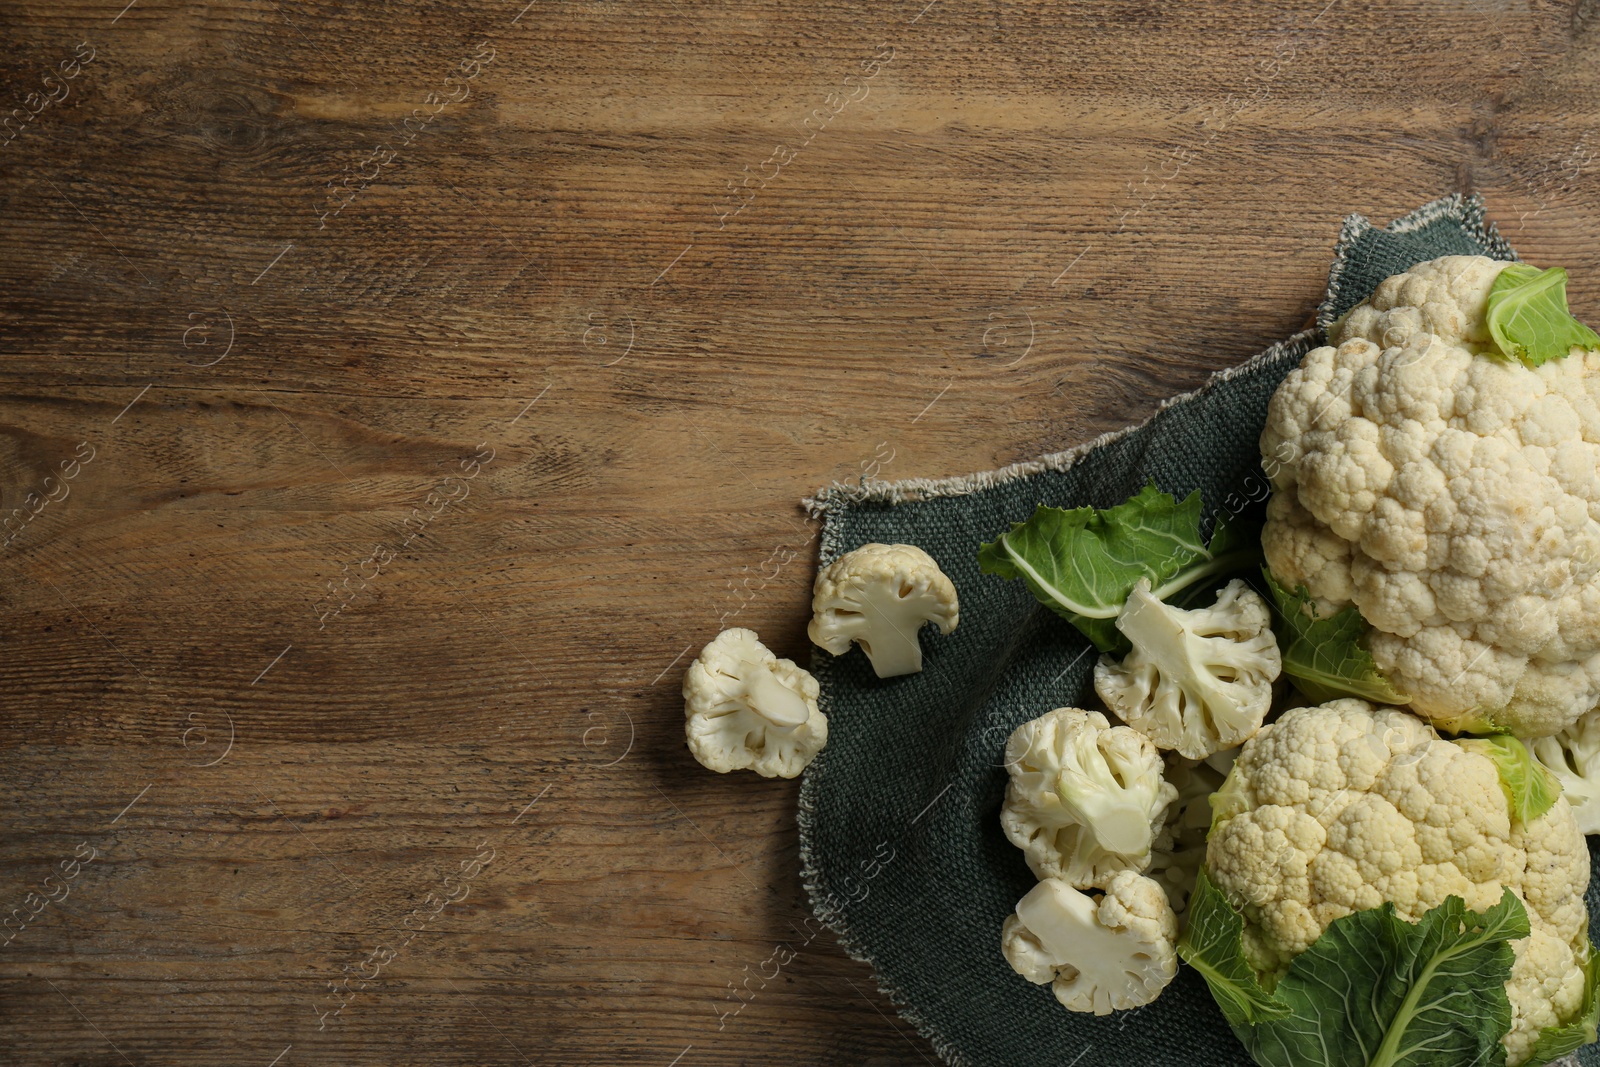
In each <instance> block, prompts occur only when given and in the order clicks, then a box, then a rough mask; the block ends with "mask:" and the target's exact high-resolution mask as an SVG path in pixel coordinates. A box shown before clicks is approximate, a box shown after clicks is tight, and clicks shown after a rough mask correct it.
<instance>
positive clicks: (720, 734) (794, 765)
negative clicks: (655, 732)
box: [683, 627, 828, 778]
mask: <svg viewBox="0 0 1600 1067" xmlns="http://www.w3.org/2000/svg"><path fill="white" fill-rule="evenodd" d="M683 700H684V715H685V717H686V721H685V722H684V732H685V734H686V735H687V736H688V739H689V751H690V752H692V753H693V754H694V758H695V759H697V760H699V761H700V763H701V764H702V765H704V766H705V767H707V768H709V769H711V770H713V771H716V772H718V773H719V774H726V773H727V772H729V771H737V770H742V769H744V768H749V769H750V770H752V771H755V772H756V773H757V774H759V775H761V776H762V777H765V778H793V777H794V776H795V775H797V774H799V773H800V772H801V771H803V770H805V769H806V764H808V763H810V762H811V760H812V759H813V758H814V757H815V756H816V754H817V753H818V752H820V751H822V746H823V745H825V744H827V743H828V719H827V716H825V715H823V714H822V712H820V711H818V710H817V680H816V679H815V678H813V677H811V675H810V674H809V673H807V672H806V671H804V670H802V669H801V668H799V667H797V666H795V664H794V662H793V661H792V660H786V659H779V658H778V657H777V656H775V655H773V654H772V651H771V650H770V649H768V648H767V646H765V645H763V644H762V643H761V640H760V638H758V637H757V636H756V633H755V631H754V630H746V629H743V628H739V627H735V628H733V629H729V630H724V631H722V632H721V633H720V634H718V635H717V636H716V637H715V638H714V639H713V640H712V641H711V643H710V644H708V645H706V647H705V648H702V649H701V650H700V655H699V656H698V657H697V658H696V659H695V661H694V662H693V663H691V664H690V665H689V673H688V674H687V675H685V676H684V679H683Z"/></svg>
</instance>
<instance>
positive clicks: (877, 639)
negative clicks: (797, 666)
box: [806, 543, 960, 678]
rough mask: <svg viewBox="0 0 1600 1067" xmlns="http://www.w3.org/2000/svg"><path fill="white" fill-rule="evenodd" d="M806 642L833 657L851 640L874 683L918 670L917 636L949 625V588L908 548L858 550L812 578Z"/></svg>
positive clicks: (955, 608) (925, 558)
mask: <svg viewBox="0 0 1600 1067" xmlns="http://www.w3.org/2000/svg"><path fill="white" fill-rule="evenodd" d="M811 611H812V617H811V625H810V627H809V628H808V629H807V631H806V632H807V633H808V634H810V636H811V640H812V642H813V643H815V644H817V645H820V646H821V647H823V648H825V649H827V650H828V651H829V652H831V653H833V654H834V655H835V656H841V655H843V654H844V653H846V652H848V651H849V650H850V643H851V642H852V641H853V642H855V643H856V644H858V645H860V646H861V651H863V652H865V653H866V654H867V659H869V660H870V661H871V662H872V670H873V672H874V673H876V674H877V676H878V677H879V678H894V677H898V676H899V675H902V674H915V673H917V672H918V671H920V670H922V644H921V642H920V641H919V640H918V637H917V632H918V631H919V630H921V629H922V625H923V624H924V623H928V622H931V623H934V624H936V625H937V626H938V627H939V632H940V633H943V634H948V633H950V632H951V631H952V630H954V629H955V628H956V622H957V621H958V619H959V617H960V616H959V605H958V602H957V599H956V587H955V586H954V585H953V584H952V583H951V581H950V579H949V578H946V577H945V574H944V572H943V571H941V570H940V569H939V565H938V564H937V563H935V562H934V561H933V557H932V556H930V555H928V554H927V553H926V552H924V551H923V550H922V549H920V548H918V547H917V546H916V545H881V544H876V543H874V544H868V545H862V546H861V547H860V548H858V549H856V550H855V551H854V552H846V553H845V554H844V555H842V556H840V557H839V558H838V559H836V560H834V561H833V562H832V563H830V564H828V566H827V567H825V568H823V570H822V571H821V572H820V573H819V574H818V575H817V582H816V586H815V588H814V591H813V593H812V598H811Z"/></svg>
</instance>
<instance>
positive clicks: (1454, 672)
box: [1261, 256, 1600, 737]
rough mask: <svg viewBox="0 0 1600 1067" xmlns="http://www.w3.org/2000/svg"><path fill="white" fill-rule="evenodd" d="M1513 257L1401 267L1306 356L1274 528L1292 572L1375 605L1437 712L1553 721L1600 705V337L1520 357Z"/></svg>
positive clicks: (1363, 606) (1325, 603)
mask: <svg viewBox="0 0 1600 1067" xmlns="http://www.w3.org/2000/svg"><path fill="white" fill-rule="evenodd" d="M1506 266H1507V264H1506V263H1503V262H1500V261H1496V260H1492V259H1487V258H1484V257H1482V256H1446V257H1444V258H1442V259H1436V260H1432V261H1430V262H1427V263H1421V264H1418V265H1417V266H1415V267H1412V268H1411V269H1410V270H1409V271H1407V272H1406V273H1404V274H1399V275H1396V276H1394V277H1392V278H1389V279H1388V280H1386V281H1384V282H1383V283H1382V284H1380V285H1379V286H1378V287H1377V289H1376V290H1375V291H1374V292H1373V294H1372V296H1371V297H1369V298H1368V299H1367V300H1366V301H1364V302H1362V303H1361V304H1359V305H1357V306H1356V307H1355V308H1354V309H1352V310H1351V311H1350V313H1349V314H1348V315H1347V316H1346V317H1345V318H1344V320H1343V321H1342V322H1340V323H1338V324H1336V325H1335V327H1334V328H1333V329H1332V330H1331V331H1330V337H1329V339H1330V341H1332V342H1333V344H1332V345H1328V346H1324V347H1321V348H1317V349H1314V350H1312V351H1311V352H1309V353H1307V355H1306V356H1305V358H1304V360H1303V361H1302V362H1301V364H1300V366H1299V367H1298V368H1297V369H1295V370H1294V371H1291V372H1290V373H1289V375H1288V376H1287V377H1286V378H1285V379H1284V381H1283V383H1282V385H1280V386H1279V387H1278V390H1277V392H1276V393H1275V394H1274V396H1273V398H1272V401H1271V404H1270V405H1269V407H1268V412H1267V423H1266V428H1265V430H1264V431H1263V433H1262V435H1261V452H1262V456H1263V464H1264V466H1265V467H1266V470H1267V472H1268V474H1269V476H1270V477H1271V479H1272V483H1273V488H1274V493H1273V496H1272V499H1271V501H1270V503H1269V505H1268V509H1267V522H1266V527H1265V529H1264V531H1263V533H1262V546H1263V548H1264V549H1265V551H1266V557H1267V563H1268V565H1269V566H1270V568H1271V570H1272V573H1273V574H1274V576H1275V577H1276V578H1277V579H1278V580H1279V582H1280V583H1282V584H1283V585H1285V586H1286V587H1288V588H1293V587H1294V586H1296V585H1301V584H1303V585H1305V587H1306V588H1307V590H1308V591H1309V592H1310V593H1311V595H1312V597H1314V598H1315V599H1316V600H1317V602H1318V605H1319V607H1321V608H1323V609H1325V610H1326V609H1339V608H1342V607H1344V606H1346V605H1349V604H1354V605H1355V607H1356V608H1357V609H1358V610H1359V611H1360V613H1361V616H1362V617H1363V618H1364V619H1365V620H1366V621H1367V622H1368V623H1369V624H1370V625H1371V627H1372V631H1371V633H1370V636H1369V644H1370V649H1371V653H1372V657H1373V659H1374V661H1375V662H1376V663H1377V665H1378V667H1379V668H1380V669H1382V671H1383V672H1384V674H1385V675H1386V676H1387V677H1388V678H1389V680H1390V681H1391V682H1393V683H1394V684H1395V685H1396V686H1398V687H1399V688H1400V689H1401V690H1402V691H1404V692H1405V693H1408V694H1409V695H1410V697H1411V706H1412V707H1413V708H1414V709H1415V710H1416V711H1417V713H1418V714H1421V715H1423V716H1425V717H1427V718H1429V719H1430V720H1432V721H1434V722H1435V723H1436V724H1438V725H1439V726H1441V727H1443V728H1445V729H1452V730H1456V729H1470V730H1472V731H1473V732H1488V730H1487V729H1486V728H1488V727H1492V728H1498V729H1503V730H1507V731H1509V732H1511V733H1514V734H1516V735H1517V736H1519V737H1541V736H1546V735H1549V734H1553V733H1556V732H1557V731H1559V730H1561V729H1562V728H1563V727H1565V726H1567V725H1569V724H1570V723H1572V722H1573V721H1574V720H1576V719H1577V717H1578V716H1579V715H1581V714H1582V713H1584V712H1585V711H1587V710H1589V709H1590V708H1592V707H1594V706H1595V705H1596V703H1600V351H1584V350H1581V349H1577V350H1573V351H1572V352H1571V354H1570V355H1568V356H1566V358H1561V359H1552V360H1550V361H1549V362H1546V363H1544V364H1542V365H1541V366H1538V367H1536V368H1530V367H1528V366H1525V365H1524V364H1523V363H1521V362H1519V361H1517V360H1514V359H1506V358H1503V357H1502V356H1501V355H1500V354H1499V350H1498V349H1497V348H1496V346H1495V345H1494V342H1493V338H1492V337H1491V335H1490V332H1489V328H1488V326H1487V323H1486V307H1487V302H1488V297H1489V291H1490V288H1491V287H1492V286H1493V285H1494V283H1495V280H1496V278H1497V277H1498V276H1499V274H1500V272H1501V271H1502V270H1503V269H1504V268H1505V267H1506Z"/></svg>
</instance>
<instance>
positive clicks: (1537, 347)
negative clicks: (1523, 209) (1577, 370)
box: [1487, 263, 1600, 367]
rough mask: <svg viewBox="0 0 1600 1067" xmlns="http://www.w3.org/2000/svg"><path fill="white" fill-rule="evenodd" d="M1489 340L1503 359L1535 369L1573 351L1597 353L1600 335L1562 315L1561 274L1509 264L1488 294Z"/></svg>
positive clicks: (1564, 298)
mask: <svg viewBox="0 0 1600 1067" xmlns="http://www.w3.org/2000/svg"><path fill="white" fill-rule="evenodd" d="M1487 321H1488V326H1489V334H1490V336H1492V337H1493V338H1494V343H1495V345H1496V346H1497V347H1498V348H1499V349H1500V351H1501V352H1503V353H1504V354H1505V356H1506V358H1508V359H1520V360H1521V361H1522V362H1523V363H1525V364H1527V365H1528V366H1530V367H1537V366H1539V365H1540V364H1541V363H1547V362H1549V361H1550V360H1552V359H1562V358H1565V357H1566V356H1567V355H1568V353H1570V352H1571V351H1572V349H1573V348H1574V347H1577V348H1600V334H1596V333H1595V332H1594V331H1593V330H1591V329H1589V327H1587V326H1585V325H1584V324H1583V323H1581V322H1579V321H1578V320H1577V319H1575V318H1573V317H1572V313H1571V312H1569V311H1568V310H1567V272H1566V271H1565V270H1563V269H1562V268H1560V267H1551V268H1550V269H1549V270H1540V269H1539V268H1537V267H1530V266H1528V265H1527V264H1526V263H1513V264H1511V265H1510V266H1509V267H1506V268H1505V269H1504V270H1502V271H1501V272H1500V276H1499V277H1498V278H1496V279H1495V280H1494V285H1493V287H1492V288H1490V290H1489V306H1488V312H1487Z"/></svg>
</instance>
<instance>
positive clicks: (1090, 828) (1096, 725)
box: [1000, 708, 1178, 889]
mask: <svg viewBox="0 0 1600 1067" xmlns="http://www.w3.org/2000/svg"><path fill="white" fill-rule="evenodd" d="M1006 768H1007V770H1009V771H1010V772H1011V782H1010V784H1009V785H1008V786H1007V787H1006V800H1005V804H1004V805H1003V806H1002V807H1001V809H1000V826H1001V829H1003V830H1004V831H1005V834H1006V837H1007V838H1008V839H1009V840H1010V841H1011V843H1012V844H1014V845H1016V846H1017V847H1018V848H1020V849H1022V851H1023V854H1024V855H1025V856H1026V857H1027V860H1028V869H1029V870H1031V871H1033V873H1034V875H1035V876H1036V877H1038V878H1059V879H1061V880H1062V881H1064V882H1066V883H1068V884H1070V885H1073V886H1076V887H1077V888H1079V889H1088V888H1090V887H1104V886H1105V885H1107V884H1108V883H1109V882H1110V881H1111V879H1112V878H1114V877H1116V875H1117V874H1118V873H1119V872H1121V871H1129V870H1131V871H1134V872H1135V873H1137V872H1140V871H1143V870H1144V869H1145V868H1147V867H1149V866H1150V849H1151V846H1152V845H1153V844H1154V843H1155V840H1156V836H1157V835H1158V834H1159V833H1160V832H1161V830H1162V828H1163V826H1164V825H1165V823H1166V815H1167V805H1169V804H1171V803H1172V801H1173V800H1174V799H1176V798H1177V795H1178V790H1177V788H1176V787H1175V786H1172V785H1170V784H1168V783H1167V782H1166V781H1165V779H1163V777H1162V774H1161V770H1162V768H1161V754H1160V753H1159V752H1157V751H1156V747H1155V746H1154V745H1152V744H1151V743H1150V740H1149V739H1148V738H1146V737H1145V736H1144V735H1143V734H1140V733H1138V732H1136V731H1134V730H1131V729H1129V728H1128V727H1126V726H1112V725H1111V723H1110V722H1109V721H1108V720H1107V719H1106V717H1105V716H1104V715H1102V714H1100V713H1099V712H1098V711H1083V710H1081V709H1079V708H1057V709H1056V710H1054V711H1051V712H1047V713H1046V714H1044V715H1041V716H1039V717H1038V718H1037V719H1033V720H1030V721H1028V722H1025V723H1023V724H1022V725H1021V726H1019V727H1017V728H1016V730H1014V731H1012V734H1011V737H1010V738H1009V739H1008V740H1007V741H1006Z"/></svg>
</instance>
